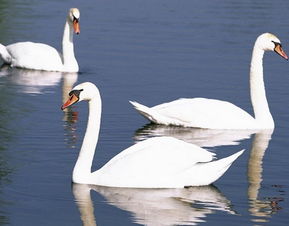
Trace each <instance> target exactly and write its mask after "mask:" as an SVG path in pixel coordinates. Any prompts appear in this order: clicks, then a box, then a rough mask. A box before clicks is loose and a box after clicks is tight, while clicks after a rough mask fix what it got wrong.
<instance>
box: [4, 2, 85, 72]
mask: <svg viewBox="0 0 289 226" xmlns="http://www.w3.org/2000/svg"><path fill="white" fill-rule="evenodd" d="M79 17H80V12H79V10H78V9H77V8H71V9H70V10H69V13H68V16H67V19H66V23H65V26H64V32H63V38H62V54H61V53H59V52H58V51H57V50H56V49H55V48H53V47H51V46H49V45H46V44H43V43H35V42H17V43H14V44H11V45H8V46H4V45H2V44H0V57H1V58H2V60H3V61H4V63H5V64H8V65H11V67H19V68H26V69H34V70H44V71H62V72H78V69H79V67H78V63H77V61H76V59H75V56H74V47H73V31H74V32H75V33H76V34H79V33H80V28H79Z"/></svg>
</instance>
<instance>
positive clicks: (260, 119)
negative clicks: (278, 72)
mask: <svg viewBox="0 0 289 226" xmlns="http://www.w3.org/2000/svg"><path fill="white" fill-rule="evenodd" d="M263 56H264V50H262V49H260V48H258V46H257V45H256V44H255V46H254V49H253V54H252V60H251V67H250V92H251V102H252V105H253V110H254V114H255V119H256V121H257V123H258V125H261V127H266V128H274V121H273V118H272V115H271V113H270V109H269V105H268V102H267V98H266V91H265V85H264V78H263Z"/></svg>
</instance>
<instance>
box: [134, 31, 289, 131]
mask: <svg viewBox="0 0 289 226" xmlns="http://www.w3.org/2000/svg"><path fill="white" fill-rule="evenodd" d="M265 51H275V52H276V53H277V54H279V55H280V56H282V57H283V58H285V59H286V60H288V57H287V55H286V53H285V52H284V51H283V49H282V46H281V42H280V40H279V39H278V38H277V37H276V36H275V35H273V34H270V33H264V34H262V35H260V36H259V37H258V38H257V40H256V42H255V45H254V48H253V54H252V59H251V67H250V92H251V102H252V105H253V110H254V115H255V118H254V117H252V116H251V115H250V114H248V113H247V112H246V111H244V110H243V109H241V108H239V107H237V106H236V105H234V104H232V103H230V102H227V101H221V100H215V99H207V98H184V99H178V100H175V101H172V102H169V103H164V104H160V105H157V106H154V107H151V108H149V107H147V106H144V105H142V104H139V103H137V102H134V101H130V103H131V104H132V105H133V106H134V108H135V109H136V110H137V111H138V112H139V113H140V114H141V115H143V116H144V117H145V118H147V119H148V120H150V121H152V122H154V123H157V124H164V125H177V126H185V127H196V128H205V129H272V128H274V120H273V118H272V115H271V113H270V109H269V106H268V102H267V98H266V92H265V85H264V80H263V65H262V64H263V55H264V52H265Z"/></svg>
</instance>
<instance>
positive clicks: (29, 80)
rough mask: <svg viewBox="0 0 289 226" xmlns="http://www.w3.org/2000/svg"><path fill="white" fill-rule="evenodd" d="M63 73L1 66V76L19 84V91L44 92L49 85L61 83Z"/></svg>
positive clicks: (29, 92)
mask: <svg viewBox="0 0 289 226" xmlns="http://www.w3.org/2000/svg"><path fill="white" fill-rule="evenodd" d="M62 75H63V73H61V72H54V71H37V70H28V69H20V68H11V67H9V66H7V65H4V66H3V67H1V70H0V77H4V76H5V77H6V78H7V82H8V83H9V82H10V83H12V84H14V85H17V86H18V89H17V91H18V92H21V93H28V94H42V93H44V89H45V88H47V87H53V86H56V85H58V84H59V83H60V81H61V78H62Z"/></svg>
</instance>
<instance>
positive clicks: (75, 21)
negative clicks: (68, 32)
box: [73, 19, 80, 35]
mask: <svg viewBox="0 0 289 226" xmlns="http://www.w3.org/2000/svg"><path fill="white" fill-rule="evenodd" d="M73 29H74V32H75V33H76V34H77V35H78V34H79V33H80V27H79V22H78V20H76V19H75V20H73Z"/></svg>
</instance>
